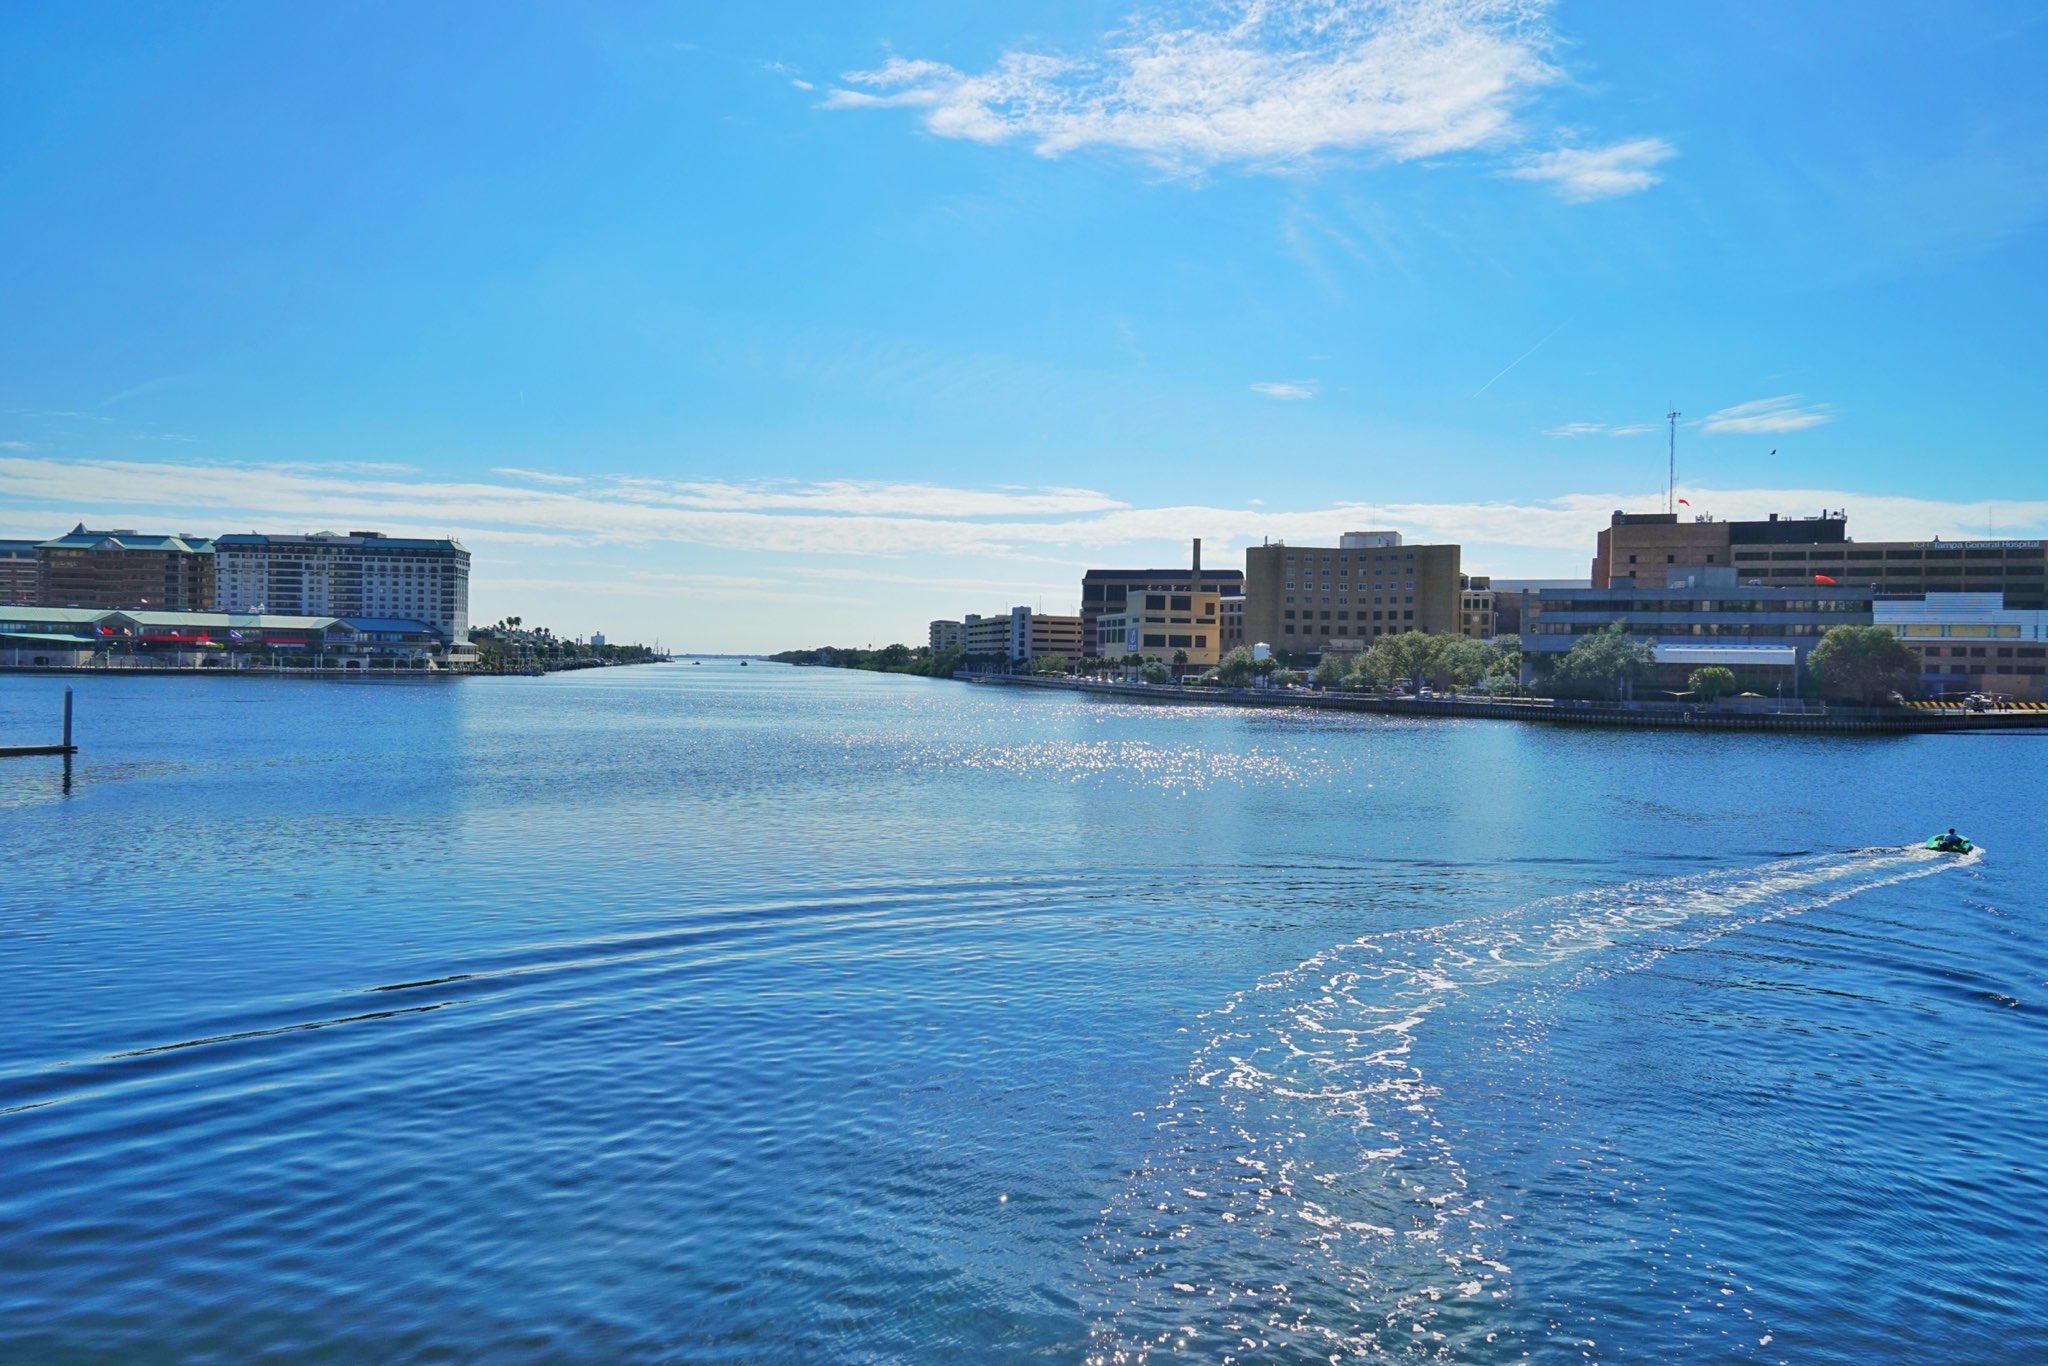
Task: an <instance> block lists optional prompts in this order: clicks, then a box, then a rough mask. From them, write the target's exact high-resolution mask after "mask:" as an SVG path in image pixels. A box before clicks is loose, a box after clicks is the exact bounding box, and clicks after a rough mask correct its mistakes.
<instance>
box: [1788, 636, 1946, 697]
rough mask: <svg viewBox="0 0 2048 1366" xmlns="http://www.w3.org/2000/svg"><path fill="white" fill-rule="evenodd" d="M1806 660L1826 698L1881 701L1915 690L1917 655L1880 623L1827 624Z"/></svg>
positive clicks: (1917, 673) (1918, 678)
mask: <svg viewBox="0 0 2048 1366" xmlns="http://www.w3.org/2000/svg"><path fill="white" fill-rule="evenodd" d="M1806 662H1807V664H1808V666H1809V667H1811V668H1812V670H1813V676H1814V678H1815V679H1817V680H1819V682H1820V687H1821V692H1822V694H1823V695H1825V696H1828V697H1837V698H1845V699H1847V700H1849V701H1854V702H1882V701H1884V700H1885V699H1886V698H1887V697H1889V696H1890V695H1891V694H1892V693H1895V692H1896V693H1910V692H1915V691H1918V689H1919V683H1920V656H1919V654H1918V653H1917V652H1916V651H1915V650H1914V649H1913V647H1912V646H1910V645H1908V644H1906V642H1904V641H1903V640H1900V639H1899V638H1898V637H1897V636H1895V635H1893V634H1892V633H1891V632H1890V631H1888V630H1886V629H1885V628H1884V627H1882V626H1831V627H1829V628H1828V632H1827V634H1826V635H1824V636H1822V637H1821V638H1820V643H1819V644H1818V645H1815V646H1814V647H1813V653H1812V654H1810V655H1808V656H1807V657H1806Z"/></svg>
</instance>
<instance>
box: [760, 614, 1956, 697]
mask: <svg viewBox="0 0 2048 1366" xmlns="http://www.w3.org/2000/svg"><path fill="white" fill-rule="evenodd" d="M769 658H770V659H773V660H776V661H778V662H780V663H783V664H808V665H819V666H824V667H828V668H839V669H865V670H869V671H872V672H876V673H900V674H914V675H917V676H920V677H925V678H950V677H952V675H953V674H954V673H956V672H958V671H959V670H961V669H963V668H968V669H971V668H1011V667H1014V668H1015V669H1016V670H1019V671H1024V672H1030V673H1040V674H1074V675H1077V676H1080V677H1083V678H1099V677H1103V676H1105V675H1120V676H1122V677H1125V678H1129V679H1140V678H1142V679H1143V680H1144V681H1145V682H1148V683H1160V684H1163V683H1171V682H1175V681H1179V682H1182V683H1184V684H1189V685H1192V686H1197V687H1222V688H1247V687H1253V686H1257V685H1259V684H1261V683H1263V684H1264V685H1266V686H1269V687H1287V686H1291V685H1294V684H1297V683H1301V682H1303V681H1305V678H1308V677H1312V678H1313V679H1314V681H1315V683H1316V685H1317V686H1318V687H1322V688H1327V689H1331V690H1339V689H1341V690H1347V691H1374V690H1385V689H1389V688H1404V689H1408V690H1413V691H1420V690H1421V689H1423V688H1432V689H1435V690H1438V691H1444V692H1449V691H1455V690H1458V689H1464V688H1477V689H1480V690H1482V691H1484V692H1488V693H1493V694H1514V695H1519V694H1521V693H1524V692H1534V693H1536V694H1538V695H1541V696H1546V697H1568V698H1583V699H1589V700H1607V701H1612V700H1616V699H1619V698H1622V697H1626V696H1629V695H1631V694H1632V693H1633V692H1635V691H1636V690H1638V689H1640V688H1643V687H1645V686H1647V685H1648V684H1649V683H1650V682H1651V680H1652V679H1653V678H1654V677H1655V675H1656V668H1657V661H1656V655H1655V653H1654V651H1653V650H1652V648H1651V646H1650V644H1649V642H1647V641H1644V640H1641V639H1637V638H1635V637H1632V636H1630V635H1629V632H1628V624H1627V623H1626V622H1619V621H1617V622H1614V623H1612V624H1610V625H1607V626H1603V627H1601V628H1600V629H1599V630H1596V631H1591V632H1588V633H1587V634H1586V635H1584V636H1581V637H1579V639H1578V640H1576V641H1575V642H1573V644H1572V647H1571V649H1570V650H1568V651H1566V652H1564V653H1563V654H1531V655H1529V656H1527V660H1528V663H1529V665H1530V672H1531V673H1532V675H1533V676H1534V686H1533V687H1530V686H1525V685H1524V684H1523V682H1522V672H1523V662H1524V656H1523V653H1522V640H1521V637H1519V636H1514V635H1504V636H1497V637H1495V638H1494V639H1492V640H1476V639H1474V638H1472V637H1471V636H1465V635H1458V634H1454V633H1450V632H1437V633H1430V632H1424V631H1402V632H1399V633H1397V634H1394V635H1389V636H1382V637H1380V638H1379V639H1378V640H1376V641H1374V642H1373V643H1372V647H1371V648H1370V649H1367V650H1365V651H1363V652H1361V653H1356V654H1340V653H1336V652H1334V651H1324V652H1323V654H1322V656H1321V657H1320V658H1319V659H1318V660H1317V662H1316V664H1315V666H1314V668H1313V670H1312V671H1311V672H1309V673H1307V674H1304V672H1302V671H1301V670H1297V669H1295V668H1292V667H1290V666H1289V664H1288V663H1287V662H1285V661H1284V660H1283V659H1282V658H1279V657H1274V656H1268V657H1266V658H1263V659H1262V658H1258V657H1256V656H1254V655H1253V653H1252V652H1251V651H1250V650H1249V649H1246V648H1245V647H1243V646H1239V647H1237V648H1236V649H1234V650H1231V651H1230V652H1229V653H1227V654H1225V655H1224V656H1223V658H1222V659H1221V660H1219V661H1218V662H1217V664H1216V665H1215V667H1213V668H1209V669H1205V670H1202V671H1201V672H1200V673H1197V674H1192V675H1190V674H1189V673H1188V656H1187V652H1186V651H1184V650H1183V651H1179V652H1177V653H1176V654H1175V655H1174V657H1173V659H1172V661H1171V663H1170V664H1169V663H1168V662H1167V661H1163V660H1159V659H1153V658H1151V657H1149V656H1145V655H1137V654H1132V655H1124V656H1120V657H1119V656H1107V657H1104V656H1096V655H1087V656H1084V657H1082V658H1081V659H1079V660H1073V661H1070V660H1068V659H1066V658H1065V657H1064V656H1061V655H1040V656H1038V657H1037V658H1035V659H1031V660H1027V661H1023V662H1021V663H1018V664H1016V665H1014V666H1012V664H1011V661H1010V660H1009V658H1008V657H1007V656H1005V655H1001V654H986V655H974V654H968V653H967V652H966V651H965V650H962V649H959V648H954V649H950V650H941V651H937V652H934V651H932V650H931V649H929V648H927V647H924V646H917V647H914V648H913V647H912V646H909V645H900V644H899V645H885V646H883V647H882V648H880V649H866V648H858V647H854V646H832V647H820V648H818V649H813V650H785V651H783V652H782V653H780V654H776V655H770V656H769ZM1807 666H1808V667H1807V673H1808V674H1809V675H1810V678H1811V680H1812V683H1813V685H1814V687H1815V688H1816V689H1817V690H1818V692H1819V693H1820V694H1821V695H1822V696H1825V697H1829V698H1834V699H1838V700H1843V701H1854V702H1869V703H1882V702H1885V701H1888V700H1890V698H1891V697H1892V696H1893V695H1894V694H1896V695H1900V696H1912V695H1913V694H1914V693H1915V692H1916V691H1917V690H1918V686H1919V666H1920V657H1919V655H1918V653H1917V652H1915V651H1914V650H1913V648H1912V647H1911V646H1909V645H1907V644H1906V643H1905V642H1903V641H1901V640H1900V639H1899V638H1898V637H1897V636H1895V635H1893V634H1892V633H1891V632H1890V631H1888V630H1886V629H1885V628H1883V627H1881V626H1836V627H1832V628H1830V629H1829V631H1828V632H1827V634H1825V635H1824V636H1822V637H1821V639H1820V640H1819V642H1818V643H1817V644H1815V646H1814V648H1813V651H1812V653H1811V654H1810V655H1809V656H1808V658H1807ZM1686 682H1687V692H1688V694H1689V695H1690V696H1691V697H1692V698H1693V699H1694V700H1696V701H1703V702H1715V701H1719V700H1721V699H1723V698H1726V697H1729V696H1732V695H1733V694H1734V693H1735V692H1736V690H1737V687H1738V679H1737V678H1736V675H1735V673H1734V671H1733V670H1730V669H1727V668H1724V667H1722V666H1720V665H1717V664H1716V665H1706V666H1703V667H1701V668H1698V669H1694V670H1693V671H1692V672H1691V674H1690V675H1689V676H1688V678H1687V680H1686Z"/></svg>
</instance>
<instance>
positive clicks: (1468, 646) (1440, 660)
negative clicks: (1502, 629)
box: [1429, 635, 1494, 688]
mask: <svg viewBox="0 0 2048 1366" xmlns="http://www.w3.org/2000/svg"><path fill="white" fill-rule="evenodd" d="M1433 639H1434V640H1435V642H1436V649H1435V651H1434V657H1433V658H1432V659H1431V660H1430V662H1429V677H1430V681H1432V682H1433V683H1435V684H1436V685H1437V686H1438V687H1439V688H1464V687H1470V686H1471V685H1472V684H1474V683H1477V682H1478V681H1479V680H1480V679H1482V678H1484V677H1486V675H1487V672H1488V671H1489V670H1490V669H1491V668H1492V667H1493V658H1494V656H1493V651H1492V650H1490V649H1488V648H1487V647H1486V644H1485V642H1483V641H1478V640H1474V639H1472V637H1470V636H1464V635H1442V636H1436V637H1433Z"/></svg>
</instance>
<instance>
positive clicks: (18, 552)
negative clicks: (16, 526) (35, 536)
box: [0, 541, 42, 607]
mask: <svg viewBox="0 0 2048 1366" xmlns="http://www.w3.org/2000/svg"><path fill="white" fill-rule="evenodd" d="M41 583H42V577H41V575H39V574H38V573H37V572H36V543H35V542H34V541H0V605H4V606H10V607H31V606H34V605H35V604H36V603H37V602H38V601H39V600H40V597H41V595H40V593H39V592H38V591H37V589H38V585H40V584H41Z"/></svg>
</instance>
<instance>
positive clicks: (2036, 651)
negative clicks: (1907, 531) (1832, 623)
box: [1871, 593, 2048, 702]
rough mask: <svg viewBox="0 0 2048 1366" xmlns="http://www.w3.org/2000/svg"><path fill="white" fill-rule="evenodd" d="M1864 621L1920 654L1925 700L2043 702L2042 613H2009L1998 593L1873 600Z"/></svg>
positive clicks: (2046, 619)
mask: <svg viewBox="0 0 2048 1366" xmlns="http://www.w3.org/2000/svg"><path fill="white" fill-rule="evenodd" d="M1871 619H1872V621H1873V622H1875V623H1876V624H1877V625H1879V626H1882V627H1884V628H1885V629H1887V630H1889V631H1890V632H1891V633H1892V634H1893V635H1895V636H1897V637H1898V638H1899V639H1901V640H1903V641H1905V642H1906V643H1907V644H1908V645H1911V646H1912V647H1913V648H1914V649H1915V650H1918V651H1919V652H1920V685H1921V687H1922V688H1923V689H1925V690H1926V691H1927V692H1928V693H1929V694H1930V695H1937V696H1938V695H1943V694H1953V693H1963V694H1968V693H1996V694H1999V695H2002V696H2005V697H2011V698H2014V699H2017V700H2020V701H2027V702H2039V701H2042V700H2044V699H2048V612H2041V611H2031V610H2019V609H2015V608H2009V607H2007V606H2006V605H2005V595H2004V594H2003V593H1929V594H1927V595H1926V596H1925V597H1924V598H1914V599H1905V600H1899V601H1883V600H1880V601H1878V602H1877V603H1875V604H1873V606H1872V616H1871Z"/></svg>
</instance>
